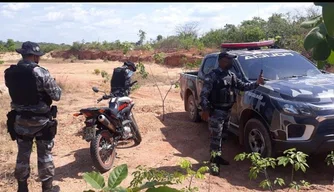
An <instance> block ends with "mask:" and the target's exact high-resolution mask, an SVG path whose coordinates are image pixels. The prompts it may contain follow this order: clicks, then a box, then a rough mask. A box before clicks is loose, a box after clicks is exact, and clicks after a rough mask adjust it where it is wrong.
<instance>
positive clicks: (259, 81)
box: [256, 70, 264, 85]
mask: <svg viewBox="0 0 334 192" xmlns="http://www.w3.org/2000/svg"><path fill="white" fill-rule="evenodd" d="M256 83H257V84H258V85H260V84H261V85H264V79H263V74H262V70H261V73H260V75H259V78H258V79H257V81H256Z"/></svg>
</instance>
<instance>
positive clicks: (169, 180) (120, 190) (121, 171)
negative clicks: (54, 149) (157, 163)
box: [83, 159, 208, 192]
mask: <svg viewBox="0 0 334 192" xmlns="http://www.w3.org/2000/svg"><path fill="white" fill-rule="evenodd" d="M180 167H181V168H182V170H184V171H185V172H186V173H185V174H182V173H180V172H174V173H168V172H166V171H163V170H157V169H152V168H147V167H145V166H138V167H137V170H136V171H135V172H133V173H132V175H133V176H134V178H133V180H132V181H131V182H130V186H129V187H128V188H124V187H121V186H120V184H121V182H122V181H123V180H124V179H125V178H126V177H127V176H128V167H127V165H126V164H122V165H119V166H117V167H116V168H115V169H113V170H112V171H111V173H110V174H109V178H108V183H107V184H106V183H105V181H104V178H103V176H102V175H101V174H100V173H98V172H94V171H93V172H90V173H84V175H83V178H84V180H85V181H86V182H87V183H88V184H90V185H91V186H92V187H93V188H94V189H97V190H98V191H103V192H137V191H143V190H145V191H146V192H194V191H198V188H196V187H192V186H191V184H192V181H193V179H194V178H197V179H204V178H205V176H204V174H205V172H207V170H208V167H206V166H203V167H200V168H199V169H198V170H197V171H194V170H192V169H191V168H192V164H191V162H190V161H188V160H185V159H183V160H182V161H181V162H180ZM186 179H189V184H188V185H187V186H186V187H184V188H182V189H181V190H178V189H175V188H171V187H169V186H167V185H173V184H180V183H182V182H183V181H185V180H186ZM86 192H94V190H88V191H86Z"/></svg>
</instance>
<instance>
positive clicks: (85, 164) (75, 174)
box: [54, 148, 94, 181]
mask: <svg viewBox="0 0 334 192" xmlns="http://www.w3.org/2000/svg"><path fill="white" fill-rule="evenodd" d="M70 155H74V158H75V160H74V161H72V162H71V163H68V164H66V165H63V166H59V167H56V170H55V179H54V180H57V181H64V179H66V178H75V179H82V176H81V175H82V174H83V173H85V172H91V171H93V170H94V167H93V163H92V160H91V158H90V152H89V148H84V149H78V150H75V151H72V152H71V153H68V154H67V155H65V156H64V157H66V156H70ZM61 158H62V157H61ZM79 174H80V175H79Z"/></svg>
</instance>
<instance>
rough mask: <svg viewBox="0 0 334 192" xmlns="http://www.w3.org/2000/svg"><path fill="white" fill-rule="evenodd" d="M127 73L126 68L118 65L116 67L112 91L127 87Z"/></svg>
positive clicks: (112, 80) (111, 84)
mask: <svg viewBox="0 0 334 192" xmlns="http://www.w3.org/2000/svg"><path fill="white" fill-rule="evenodd" d="M126 75H127V74H126V68H123V67H117V68H115V69H114V72H113V75H112V78H111V82H110V86H111V92H114V91H116V90H122V89H126V86H125V81H126Z"/></svg>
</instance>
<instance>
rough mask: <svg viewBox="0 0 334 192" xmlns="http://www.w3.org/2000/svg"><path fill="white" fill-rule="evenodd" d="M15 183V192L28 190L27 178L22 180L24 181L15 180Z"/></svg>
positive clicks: (26, 191)
mask: <svg viewBox="0 0 334 192" xmlns="http://www.w3.org/2000/svg"><path fill="white" fill-rule="evenodd" d="M17 183H18V189H17V192H28V191H29V190H28V182H27V180H24V181H19V180H17Z"/></svg>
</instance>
